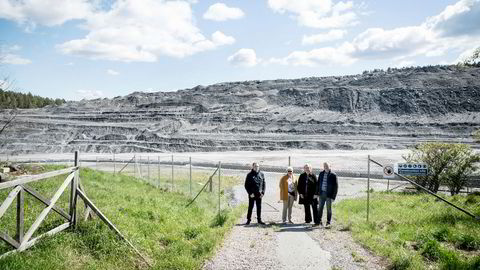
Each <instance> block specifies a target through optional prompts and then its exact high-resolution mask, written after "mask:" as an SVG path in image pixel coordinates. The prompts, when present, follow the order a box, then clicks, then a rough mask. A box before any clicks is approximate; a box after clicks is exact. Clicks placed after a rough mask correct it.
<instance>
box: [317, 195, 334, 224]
mask: <svg viewBox="0 0 480 270" xmlns="http://www.w3.org/2000/svg"><path fill="white" fill-rule="evenodd" d="M325 203H327V223H330V221H331V220H332V199H331V198H327V193H326V192H325V191H322V195H320V207H319V208H318V216H319V219H320V222H321V221H322V216H323V207H324V206H325Z"/></svg>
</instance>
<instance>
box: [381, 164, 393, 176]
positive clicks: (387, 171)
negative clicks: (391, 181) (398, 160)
mask: <svg viewBox="0 0 480 270" xmlns="http://www.w3.org/2000/svg"><path fill="white" fill-rule="evenodd" d="M394 171H395V170H394V166H393V165H392V164H389V165H385V166H383V178H395V174H394V173H393V172H394Z"/></svg>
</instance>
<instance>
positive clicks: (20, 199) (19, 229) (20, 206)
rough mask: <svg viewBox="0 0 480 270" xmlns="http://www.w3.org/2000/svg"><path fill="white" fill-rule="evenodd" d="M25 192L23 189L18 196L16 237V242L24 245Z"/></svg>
mask: <svg viewBox="0 0 480 270" xmlns="http://www.w3.org/2000/svg"><path fill="white" fill-rule="evenodd" d="M23 192H24V191H23V189H21V190H20V192H18V195H17V234H16V235H15V240H17V242H18V243H22V241H23V228H24V224H25V221H24V208H23V206H24V196H23Z"/></svg>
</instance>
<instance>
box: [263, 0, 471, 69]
mask: <svg viewBox="0 0 480 270" xmlns="http://www.w3.org/2000/svg"><path fill="white" fill-rule="evenodd" d="M337 6H338V4H337ZM338 8H339V9H342V10H343V9H344V7H338ZM345 8H347V7H345ZM479 25H480V0H461V1H459V2H458V3H456V4H455V5H452V6H448V7H446V8H445V10H444V11H442V12H441V13H440V14H439V15H437V16H433V17H430V18H427V19H426V20H425V22H424V23H422V24H420V25H415V26H407V27H398V28H394V29H383V28H369V29H367V30H365V31H363V32H362V33H360V34H358V35H357V36H356V37H355V38H354V39H353V40H352V41H350V42H345V43H344V44H343V45H342V46H341V47H340V48H331V47H324V48H318V49H315V50H311V51H295V52H292V53H290V54H289V55H288V56H286V57H284V58H279V59H278V58H277V59H272V60H271V61H270V62H272V61H273V62H275V61H276V62H278V63H282V64H289V65H305V66H317V65H319V64H329V63H330V64H347V65H348V64H351V63H354V62H355V61H357V60H362V59H363V60H369V59H387V60H391V61H392V62H393V63H395V62H397V63H399V64H396V65H397V66H398V65H409V64H411V63H410V61H411V60H408V59H411V58H412V57H416V56H426V57H439V56H443V55H446V54H447V53H458V52H464V54H466V53H467V52H466V51H467V50H471V49H472V47H474V45H475V46H478V44H480V30H479V29H480V27H478V26H479ZM309 38H310V37H304V43H306V42H307V43H308V42H313V40H314V38H313V37H311V39H309ZM322 38H323V37H322ZM342 47H343V48H342ZM459 59H460V57H459ZM394 65H395V64H394Z"/></svg>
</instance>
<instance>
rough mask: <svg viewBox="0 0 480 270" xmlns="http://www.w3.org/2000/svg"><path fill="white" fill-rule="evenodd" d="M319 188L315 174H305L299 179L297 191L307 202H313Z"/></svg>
mask: <svg viewBox="0 0 480 270" xmlns="http://www.w3.org/2000/svg"><path fill="white" fill-rule="evenodd" d="M316 186H317V177H316V176H315V174H313V173H312V174H309V175H308V177H307V173H306V172H304V173H302V174H300V176H299V177H298V186H297V190H298V193H299V194H302V195H303V197H304V201H305V202H307V203H308V202H311V201H312V200H313V195H315V191H316Z"/></svg>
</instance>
